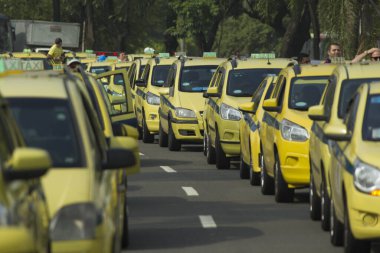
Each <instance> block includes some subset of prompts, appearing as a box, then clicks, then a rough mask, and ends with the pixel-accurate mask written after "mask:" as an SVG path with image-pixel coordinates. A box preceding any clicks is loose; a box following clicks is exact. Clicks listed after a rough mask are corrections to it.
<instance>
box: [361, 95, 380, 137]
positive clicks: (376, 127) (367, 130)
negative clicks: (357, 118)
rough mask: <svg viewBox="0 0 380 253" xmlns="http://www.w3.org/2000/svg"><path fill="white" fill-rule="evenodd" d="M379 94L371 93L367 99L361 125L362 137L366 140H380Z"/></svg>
mask: <svg viewBox="0 0 380 253" xmlns="http://www.w3.org/2000/svg"><path fill="white" fill-rule="evenodd" d="M379 112H380V95H378V94H376V95H371V96H369V97H368V99H367V105H366V109H365V114H364V122H363V127H362V138H363V140H368V141H380V113H379Z"/></svg>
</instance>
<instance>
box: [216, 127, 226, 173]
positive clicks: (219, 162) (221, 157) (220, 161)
mask: <svg viewBox="0 0 380 253" xmlns="http://www.w3.org/2000/svg"><path fill="white" fill-rule="evenodd" d="M215 154H216V168H218V170H225V169H229V168H230V158H228V157H226V154H225V153H224V151H223V148H222V145H221V144H220V138H219V134H218V130H217V129H216V137H215Z"/></svg>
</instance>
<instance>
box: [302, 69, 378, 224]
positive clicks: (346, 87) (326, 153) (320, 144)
mask: <svg viewBox="0 0 380 253" xmlns="http://www.w3.org/2000/svg"><path fill="white" fill-rule="evenodd" d="M378 70H379V65H378V64H350V65H340V66H338V67H337V68H336V69H335V70H334V73H333V75H332V76H331V77H330V78H329V84H328V87H327V89H326V92H325V94H324V95H323V97H322V100H321V103H320V104H319V105H316V106H312V107H310V108H309V117H310V118H311V119H312V120H314V122H313V125H312V128H311V132H310V146H311V147H313V148H312V149H310V166H311V170H310V171H311V175H310V188H309V189H310V190H309V191H310V194H309V195H310V201H309V209H310V217H311V218H312V219H313V220H318V219H321V225H322V229H323V230H328V229H329V228H330V196H331V192H330V185H331V180H330V159H331V153H330V150H329V147H328V143H327V138H326V137H325V136H324V134H323V129H324V128H325V127H326V126H328V125H329V124H330V123H331V124H332V123H334V124H337V125H340V124H342V122H343V116H344V112H345V108H346V106H347V103H348V101H349V99H350V98H351V96H352V95H353V93H354V92H355V91H356V89H357V88H358V87H359V85H361V84H362V83H363V82H371V81H375V80H378V81H380V74H379V71H378ZM339 94H342V95H339ZM325 115H326V116H325ZM327 122H329V124H327Z"/></svg>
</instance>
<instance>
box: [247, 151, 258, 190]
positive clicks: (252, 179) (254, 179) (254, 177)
mask: <svg viewBox="0 0 380 253" xmlns="http://www.w3.org/2000/svg"><path fill="white" fill-rule="evenodd" d="M249 183H250V184H251V185H260V172H255V171H253V161H252V153H251V152H249Z"/></svg>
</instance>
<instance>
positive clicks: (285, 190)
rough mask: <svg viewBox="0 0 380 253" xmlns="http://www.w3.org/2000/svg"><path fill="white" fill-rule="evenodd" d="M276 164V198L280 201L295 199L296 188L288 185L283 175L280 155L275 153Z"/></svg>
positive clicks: (286, 201) (285, 201)
mask: <svg viewBox="0 0 380 253" xmlns="http://www.w3.org/2000/svg"><path fill="white" fill-rule="evenodd" d="M275 159H276V160H275V164H274V195H275V200H276V202H278V203H288V202H292V201H293V197H294V189H290V188H289V187H288V183H286V181H285V179H284V177H283V176H282V171H281V167H280V160H279V158H278V155H277V154H275Z"/></svg>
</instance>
